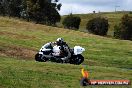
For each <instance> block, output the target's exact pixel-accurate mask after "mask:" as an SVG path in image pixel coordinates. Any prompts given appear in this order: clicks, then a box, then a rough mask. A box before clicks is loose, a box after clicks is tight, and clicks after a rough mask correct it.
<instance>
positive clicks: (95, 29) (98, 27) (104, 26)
mask: <svg viewBox="0 0 132 88" xmlns="http://www.w3.org/2000/svg"><path fill="white" fill-rule="evenodd" d="M108 27H109V24H108V20H107V19H105V18H102V17H96V18H93V19H91V20H89V21H88V23H87V25H86V29H87V30H88V31H89V32H90V33H93V34H96V35H101V36H104V35H107V31H108Z"/></svg>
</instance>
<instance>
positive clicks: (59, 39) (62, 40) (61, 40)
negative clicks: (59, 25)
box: [56, 38, 64, 44]
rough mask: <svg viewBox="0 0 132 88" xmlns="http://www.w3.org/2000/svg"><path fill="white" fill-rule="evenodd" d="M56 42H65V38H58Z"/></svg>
mask: <svg viewBox="0 0 132 88" xmlns="http://www.w3.org/2000/svg"><path fill="white" fill-rule="evenodd" d="M56 42H57V43H59V44H61V43H63V42H64V39H63V38H57V40H56Z"/></svg>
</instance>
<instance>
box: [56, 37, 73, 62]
mask: <svg viewBox="0 0 132 88" xmlns="http://www.w3.org/2000/svg"><path fill="white" fill-rule="evenodd" d="M56 45H57V46H60V50H61V51H62V53H63V54H64V55H63V57H61V58H60V59H61V60H62V61H63V62H67V61H68V58H70V57H71V52H70V48H69V46H68V45H67V44H66V42H64V39H63V38H57V40H56Z"/></svg>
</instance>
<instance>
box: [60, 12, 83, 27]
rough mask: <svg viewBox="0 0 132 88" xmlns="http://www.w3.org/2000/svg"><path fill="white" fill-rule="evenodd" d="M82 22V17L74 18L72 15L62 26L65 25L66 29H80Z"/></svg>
mask: <svg viewBox="0 0 132 88" xmlns="http://www.w3.org/2000/svg"><path fill="white" fill-rule="evenodd" d="M80 22H81V18H80V17H77V16H73V15H72V14H70V15H68V16H67V17H65V18H64V20H63V22H62V24H63V25H64V28H68V29H79V25H80Z"/></svg>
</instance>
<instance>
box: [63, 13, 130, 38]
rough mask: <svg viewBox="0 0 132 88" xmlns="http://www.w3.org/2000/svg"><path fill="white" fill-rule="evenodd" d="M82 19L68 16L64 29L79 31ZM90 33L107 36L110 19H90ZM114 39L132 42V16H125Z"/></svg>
mask: <svg viewBox="0 0 132 88" xmlns="http://www.w3.org/2000/svg"><path fill="white" fill-rule="evenodd" d="M80 22H81V18H80V17H79V16H73V15H72V14H70V15H68V16H67V17H65V18H64V20H63V25H64V28H68V29H74V30H75V29H76V30H78V29H79V25H80ZM86 29H87V30H88V32H89V33H92V34H95V35H101V36H105V35H107V32H108V29H109V23H108V19H107V18H105V17H101V16H99V17H95V18H92V19H90V20H89V21H88V22H87V24H86ZM113 37H114V38H118V39H124V40H132V16H129V15H128V14H125V15H124V16H123V17H122V18H121V22H120V23H119V24H116V25H115V26H114V36H113Z"/></svg>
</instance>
